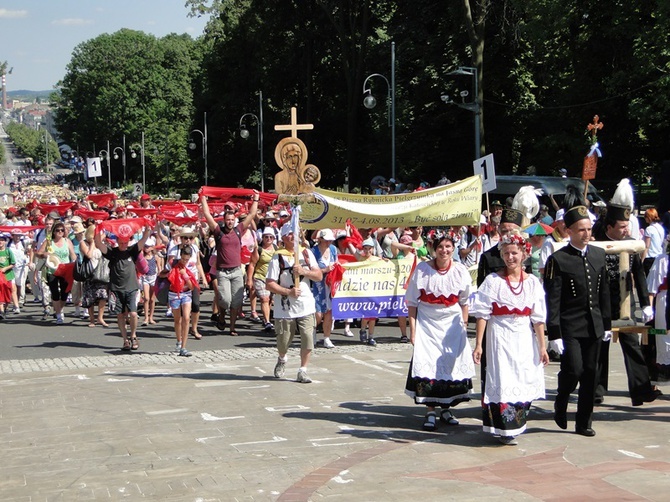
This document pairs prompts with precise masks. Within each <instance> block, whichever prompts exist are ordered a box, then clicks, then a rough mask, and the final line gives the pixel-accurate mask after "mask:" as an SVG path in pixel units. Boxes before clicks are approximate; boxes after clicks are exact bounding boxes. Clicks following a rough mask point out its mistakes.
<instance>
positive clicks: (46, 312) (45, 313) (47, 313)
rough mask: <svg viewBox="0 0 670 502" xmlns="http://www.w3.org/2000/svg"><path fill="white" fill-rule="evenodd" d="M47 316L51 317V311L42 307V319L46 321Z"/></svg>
mask: <svg viewBox="0 0 670 502" xmlns="http://www.w3.org/2000/svg"><path fill="white" fill-rule="evenodd" d="M49 317H51V312H49V309H44V312H43V313H42V320H43V321H48V320H49Z"/></svg>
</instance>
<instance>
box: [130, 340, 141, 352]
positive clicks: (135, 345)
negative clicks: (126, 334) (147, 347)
mask: <svg viewBox="0 0 670 502" xmlns="http://www.w3.org/2000/svg"><path fill="white" fill-rule="evenodd" d="M132 340H133V344H132V345H131V346H130V348H131V349H133V350H137V349H139V348H140V342H139V341H138V340H137V337H133V338H132Z"/></svg>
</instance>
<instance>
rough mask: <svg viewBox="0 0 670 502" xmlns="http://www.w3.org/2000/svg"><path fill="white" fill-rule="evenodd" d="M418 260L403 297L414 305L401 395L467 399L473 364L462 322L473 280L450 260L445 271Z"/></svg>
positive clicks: (422, 399) (435, 401)
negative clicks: (411, 339) (412, 335)
mask: <svg viewBox="0 0 670 502" xmlns="http://www.w3.org/2000/svg"><path fill="white" fill-rule="evenodd" d="M430 263H431V262H420V263H419V264H418V265H417V267H416V269H415V270H414V273H413V274H412V276H411V278H410V281H409V285H408V287H407V292H406V294H405V301H406V303H407V306H408V307H416V308H417V314H416V328H415V338H414V353H413V356H412V364H411V367H410V370H409V374H408V377H407V384H406V386H405V393H406V394H407V395H409V396H410V397H412V398H414V401H415V402H416V403H417V404H432V405H443V406H448V405H452V404H457V403H458V402H461V401H466V400H468V397H467V396H468V395H469V393H470V389H471V388H472V380H471V379H472V377H473V376H474V375H475V367H474V363H473V361H472V348H471V347H470V343H469V342H468V338H467V331H466V329H465V326H463V323H462V320H463V313H462V310H461V307H462V306H463V305H467V302H468V296H469V293H470V284H471V282H472V280H471V277H470V273H469V272H468V269H467V268H465V267H464V266H463V265H462V264H460V263H456V262H452V263H451V267H450V268H449V270H448V271H447V272H446V273H441V272H438V271H437V270H435V269H434V268H433V267H431V265H430Z"/></svg>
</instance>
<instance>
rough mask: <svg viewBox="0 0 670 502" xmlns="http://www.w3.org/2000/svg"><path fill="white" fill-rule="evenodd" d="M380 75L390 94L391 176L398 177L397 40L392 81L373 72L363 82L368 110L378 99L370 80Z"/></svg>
mask: <svg viewBox="0 0 670 502" xmlns="http://www.w3.org/2000/svg"><path fill="white" fill-rule="evenodd" d="M374 77H380V78H382V79H383V80H384V82H386V87H387V89H388V94H387V98H386V106H387V113H388V124H389V127H390V128H391V177H392V178H395V177H396V168H395V167H396V166H395V42H391V82H390V83H389V81H388V79H387V78H386V77H385V76H384V75H382V74H380V73H373V74H372V75H368V77H367V78H366V79H365V81H364V82H363V95H364V96H365V97H364V98H363V106H365V108H367V109H368V110H372V109H373V108H374V107H375V106H376V105H377V100H376V99H375V97H374V96H373V95H372V89H371V88H370V87H368V86H367V85H368V80H370V79H372V78H374ZM348 175H349V168H348V167H347V178H348Z"/></svg>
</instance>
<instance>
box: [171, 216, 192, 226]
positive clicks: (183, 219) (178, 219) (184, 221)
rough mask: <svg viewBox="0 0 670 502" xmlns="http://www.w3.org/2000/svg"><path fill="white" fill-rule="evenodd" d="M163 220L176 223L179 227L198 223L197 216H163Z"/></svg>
mask: <svg viewBox="0 0 670 502" xmlns="http://www.w3.org/2000/svg"><path fill="white" fill-rule="evenodd" d="M163 219H164V220H166V221H169V222H170V223H174V224H175V225H179V226H180V227H182V226H184V225H188V224H189V223H195V222H196V221H198V217H197V216H165V215H163Z"/></svg>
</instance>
